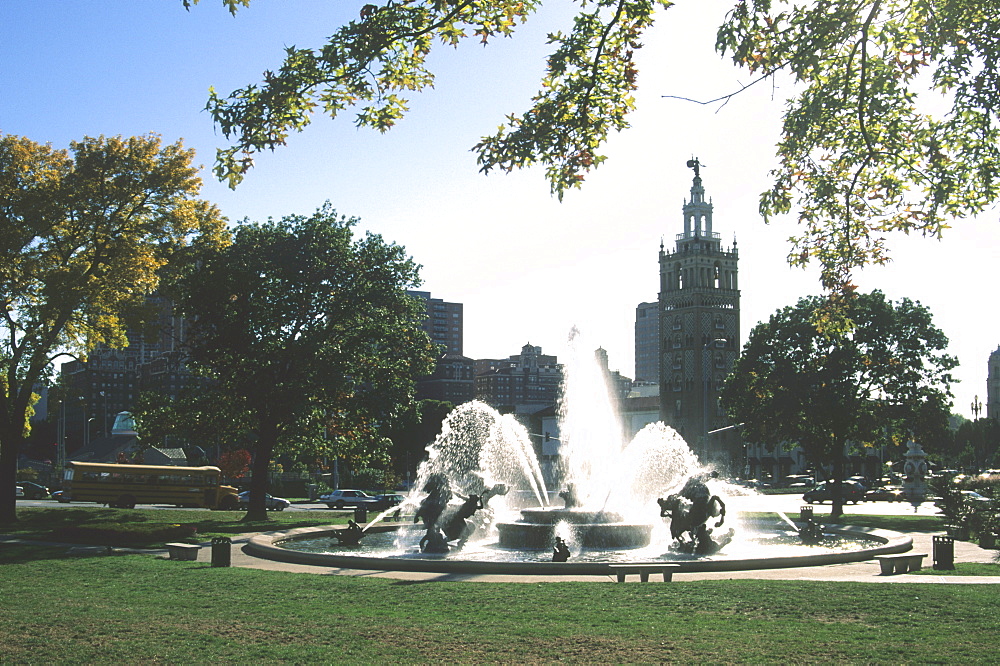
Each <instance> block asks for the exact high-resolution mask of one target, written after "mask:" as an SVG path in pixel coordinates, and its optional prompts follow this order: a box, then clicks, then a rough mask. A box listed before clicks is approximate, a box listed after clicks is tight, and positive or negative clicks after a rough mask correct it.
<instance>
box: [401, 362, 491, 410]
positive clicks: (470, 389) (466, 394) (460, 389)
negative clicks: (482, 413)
mask: <svg viewBox="0 0 1000 666" xmlns="http://www.w3.org/2000/svg"><path fill="white" fill-rule="evenodd" d="M475 371H476V362H475V361H473V360H472V359H471V358H469V357H467V356H462V355H461V354H442V355H441V357H440V358H438V360H437V364H436V365H435V366H434V372H433V373H431V374H430V375H429V376H427V377H421V378H420V379H418V380H417V387H416V390H417V400H442V401H447V402H450V403H452V404H453V405H461V404H462V403H464V402H469V401H471V400H474V399H475V397H476V379H475Z"/></svg>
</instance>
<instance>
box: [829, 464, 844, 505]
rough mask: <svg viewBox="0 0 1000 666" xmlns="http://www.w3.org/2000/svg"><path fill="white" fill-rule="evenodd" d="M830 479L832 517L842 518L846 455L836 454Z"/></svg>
mask: <svg viewBox="0 0 1000 666" xmlns="http://www.w3.org/2000/svg"><path fill="white" fill-rule="evenodd" d="M831 476H832V478H831V479H830V481H829V483H830V517H831V518H840V517H841V516H843V515H844V485H843V481H844V457H843V456H840V455H838V456H834V459H833V474H831Z"/></svg>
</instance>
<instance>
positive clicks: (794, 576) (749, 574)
mask: <svg viewBox="0 0 1000 666" xmlns="http://www.w3.org/2000/svg"><path fill="white" fill-rule="evenodd" d="M251 536H253V535H252V534H244V535H241V536H239V537H237V538H234V539H233V547H232V551H231V562H232V566H234V567H244V568H250V569H267V570H272V571H288V572H292V573H310V574H321V575H328V576H329V575H338V576H359V577H370V578H390V579H395V580H411V581H477V582H507V583H540V582H560V581H612V582H613V581H614V580H615V578H614V577H613V576H508V575H469V574H436V573H413V572H398V571H367V570H361V569H340V568H336V567H324V566H314V565H308V564H291V563H287V562H277V561H274V560H265V559H261V558H258V557H253V556H251V555H247V554H246V553H245V552H244V551H243V545H244V544H246V543H247V541H249V539H250V537H251ZM909 536H910V537H911V538H912V539H913V551H912V552H914V553H926V555H927V557H926V558H924V569H930V568H931V565H932V564H933V559H932V553H933V550H932V537H933V536H934V535H933V534H927V533H914V534H910V535H909ZM211 550H212V549H211V548H209V547H206V548H202V549H201V551H200V552H199V553H198V561H199V562H205V563H210V562H211ZM164 552H165V551H164ZM997 556H998V552H997V551H995V550H986V549H983V548H980V547H979V546H977V545H976V544H974V543H969V542H967V541H955V561H956V562H995V561H997ZM880 571H881V568H880V566H879V563H878V562H876V561H875V560H870V561H866V562H854V563H849V564H835V565H830V566H822V567H795V568H789V569H757V570H752V571H725V572H701V573H678V574H675V575H674V581H675V582H685V581H693V580H734V579H743V578H746V579H754V580H815V581H831V582H862V583H944V584H969V583H977V584H989V585H1000V576H955V575H926V574H896V575H889V576H883V575H881V573H880ZM653 578H654V579H655V577H653ZM637 580H638V578H637V577H636V576H632V577H630V578H629V581H637Z"/></svg>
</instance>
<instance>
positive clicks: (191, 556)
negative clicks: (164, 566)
mask: <svg viewBox="0 0 1000 666" xmlns="http://www.w3.org/2000/svg"><path fill="white" fill-rule="evenodd" d="M200 549H201V546H199V545H197V544H190V543H168V544H167V552H168V553H169V554H170V559H172V560H197V559H198V551H199V550H200Z"/></svg>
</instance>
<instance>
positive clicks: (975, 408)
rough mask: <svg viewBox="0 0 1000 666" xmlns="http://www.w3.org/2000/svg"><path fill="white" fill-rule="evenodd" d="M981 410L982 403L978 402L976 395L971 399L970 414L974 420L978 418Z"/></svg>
mask: <svg viewBox="0 0 1000 666" xmlns="http://www.w3.org/2000/svg"><path fill="white" fill-rule="evenodd" d="M981 411H983V403H981V402H979V396H978V395H977V396H975V397H974V398H973V399H972V415H973V416H974V417H975V420H976V421H978V420H979V412H981Z"/></svg>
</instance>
